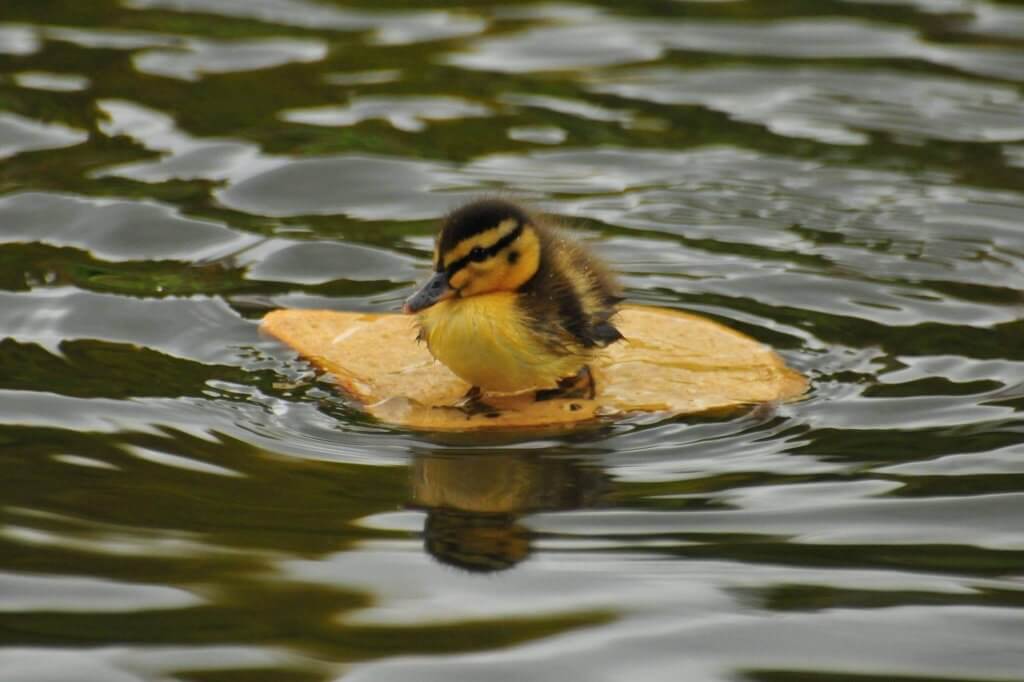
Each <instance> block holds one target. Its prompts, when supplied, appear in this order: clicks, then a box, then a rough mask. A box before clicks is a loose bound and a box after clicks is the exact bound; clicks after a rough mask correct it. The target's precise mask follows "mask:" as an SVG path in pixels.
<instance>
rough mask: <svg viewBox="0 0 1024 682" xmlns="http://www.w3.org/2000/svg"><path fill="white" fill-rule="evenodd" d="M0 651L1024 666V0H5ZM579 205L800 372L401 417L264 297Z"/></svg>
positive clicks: (215, 680) (998, 669)
mask: <svg viewBox="0 0 1024 682" xmlns="http://www.w3.org/2000/svg"><path fill="white" fill-rule="evenodd" d="M0 66H2V71H0V73H2V76H0V159H2V166H0V679H2V680H4V682H6V680H11V681H12V682H29V681H37V680H38V681H42V680H46V681H47V682H53V681H56V682H65V681H66V682H71V681H75V682H79V681H81V680H103V681H104V682H138V681H140V680H190V681H191V680H195V681H199V680H201V681H204V682H228V681H231V682H236V681H240V680H275V681H282V682H288V681H293V680H294V681H301V682H306V681H309V682H313V681H326V680H336V679H345V680H353V681H358V682H362V681H373V682H384V681H392V680H403V681H404V680H416V681H417V682H420V681H425V682H430V681H433V680H437V681H439V682H440V681H442V680H443V681H445V682H450V681H452V680H466V681H470V680H472V681H474V682H478V681H485V680H486V681H496V682H497V681H502V680H522V679H531V680H532V679H537V680H540V679H559V680H560V679H585V680H594V681H602V680H608V681H609V682H610V681H612V680H624V679H630V680H633V679H635V680H645V681H655V680H665V681H669V680H673V681H674V680H679V679H687V680H701V681H704V680H708V681H718V680H721V681H735V680H745V681H749V682H783V681H785V682H790V681H792V682H824V681H826V680H828V681H830V682H831V681H842V682H847V681H856V682H868V681H873V680H877V681H878V682H882V681H885V682H890V681H893V680H914V681H918V680H956V681H959V682H966V681H970V682H993V681H997V680H998V681H1007V680H1020V679H1024V673H1022V671H1024V568H1022V567H1024V523H1022V519H1024V416H1022V412H1024V5H1021V4H1020V3H1014V2H995V1H988V2H982V1H975V0H941V1H938V0H937V1H935V2H931V1H928V2H925V1H922V0H905V1H901V0H875V1H870V0H869V1H865V0H849V1H842V0H829V1H825V2H822V1H821V0H815V1H814V2H810V1H796V2H786V3H771V2H754V1H753V0H748V1H743V0H735V1H732V2H730V1H722V2H696V1H693V2H687V1H685V0H684V1H677V2H669V1H667V0H665V1H652V2H642V3H613V2H600V1H598V0H593V1H592V2H589V3H587V4H584V3H573V4H569V3H527V2H523V3H507V4H501V3H494V2H488V1H480V2H463V3H458V2H445V3H441V2H434V3H430V2H426V1H424V2H397V1H394V2H373V3H371V2H351V3H341V2H330V1H327V0H320V1H314V0H120V1H118V0H92V1H91V2H88V3H81V2H66V1H62V0H7V1H6V2H4V3H3V7H2V8H0ZM486 193H501V194H504V195H508V196H513V197H518V198H521V199H523V200H525V201H529V202H531V203H532V204H533V205H535V206H537V207H539V208H540V209H543V210H546V211H549V212H552V213H556V214H559V215H561V216H564V217H565V219H566V220H567V221H569V222H571V223H572V224H573V225H574V226H575V228H576V229H577V230H578V232H579V233H580V235H581V236H582V237H583V238H584V239H585V240H586V241H587V242H588V243H590V244H591V245H592V246H593V247H594V248H595V249H596V250H598V251H599V252H601V253H602V254H604V255H605V256H606V257H607V259H608V260H609V261H610V262H611V263H612V264H613V266H614V267H615V268H616V269H617V270H618V271H620V272H621V273H622V276H623V281H624V284H625V285H626V288H627V291H628V295H629V297H630V299H631V300H633V301H635V302H640V303H646V304H655V305H661V306H666V307H669V308H677V309H684V310H689V311H695V312H698V313H701V314H705V315H708V316H710V317H713V318H715V319H717V320H720V321H722V322H725V323H726V324H729V325H731V326H733V327H735V328H738V329H740V330H742V331H744V332H746V333H748V334H750V335H751V336H753V337H755V338H757V339H759V340H761V341H763V342H765V343H769V344H771V345H773V346H774V347H775V348H777V349H778V350H779V351H780V352H781V353H782V354H783V355H784V356H785V358H786V359H787V361H788V362H789V363H790V364H792V365H793V366H795V367H797V368H798V369H800V370H801V371H803V372H805V373H806V374H808V375H809V377H810V378H811V381H812V389H811V391H810V393H809V395H808V396H807V398H806V399H805V400H803V401H800V402H797V403H793V404H787V405H780V406H775V407H774V408H772V409H760V410H750V411H744V412H741V413H738V414H734V415H727V416H718V417H714V418H712V417H703V418H701V417H693V418H684V419H669V418H664V417H659V416H654V417H651V416H647V417H642V418H641V417H638V418H633V419H628V420H624V421H619V422H609V423H603V424H598V425H594V426H592V427H589V428H581V429H579V430H577V431H574V432H572V433H568V434H560V435H559V434H550V433H522V432H521V433H516V434H491V435H481V434H474V435H452V434H448V435H440V434H429V433H411V432H407V431H403V430H401V429H396V428H392V427H389V426H386V425H382V424H379V423H375V422H374V421H372V420H370V419H368V418H366V417H365V416H363V415H361V414H360V413H359V411H358V410H357V409H356V408H355V406H353V405H352V404H350V403H349V402H348V401H347V400H346V399H345V398H344V397H343V396H341V395H339V394H338V393H337V392H336V391H335V390H334V388H333V386H332V384H331V383H330V380H329V377H324V376H320V375H319V374H318V373H317V372H315V371H314V370H313V369H312V368H311V367H310V366H309V365H308V364H307V363H305V362H304V361H302V360H301V359H299V358H297V357H296V356H295V354H294V353H292V352H290V351H289V350H287V349H285V348H282V347H281V346H279V345H278V344H276V343H275V342H273V341H272V340H270V339H267V338H264V337H262V336H261V335H260V334H259V331H258V322H259V319H260V317H261V316H262V315H263V314H265V313H266V312H267V311H269V310H272V309H274V308H279V307H307V308H331V309H339V310H341V309H344V310H369V311H393V310H396V309H397V308H398V307H399V306H400V304H401V301H402V300H403V299H404V298H405V297H406V296H408V294H409V293H410V292H411V291H412V287H413V286H414V283H415V282H416V281H417V280H418V279H421V278H422V277H423V276H424V275H425V273H426V272H427V270H428V268H429V259H430V252H431V238H432V235H433V231H434V229H435V224H436V220H437V218H438V217H439V216H441V215H443V214H444V212H445V211H446V210H448V209H450V208H451V207H453V206H456V205H458V204H459V203H460V202H462V201H465V200H466V199H467V198H470V197H474V196H479V195H480V194H486Z"/></svg>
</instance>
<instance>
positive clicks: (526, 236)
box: [403, 199, 541, 313]
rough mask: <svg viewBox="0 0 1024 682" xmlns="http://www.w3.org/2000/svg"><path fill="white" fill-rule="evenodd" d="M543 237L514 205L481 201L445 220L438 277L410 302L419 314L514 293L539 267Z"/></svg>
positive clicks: (437, 257) (436, 260)
mask: <svg viewBox="0 0 1024 682" xmlns="http://www.w3.org/2000/svg"><path fill="white" fill-rule="evenodd" d="M540 248H541V246H540V238H539V237H538V235H537V228H536V227H535V226H534V224H533V222H532V221H531V219H530V216H529V214H527V213H526V211H524V210H523V209H522V208H520V207H519V206H516V205H515V204H513V203H512V202H509V201H504V200H502V199H481V200H479V201H474V202H472V203H470V204H466V205H465V206H463V207H462V208H459V209H457V210H456V211H454V212H452V213H451V214H449V215H448V217H447V218H445V220H444V223H443V224H442V226H441V233H440V235H439V236H438V238H437V245H436V246H435V248H434V274H433V276H432V277H431V278H430V279H428V280H427V281H426V282H425V283H424V284H423V286H421V287H420V288H419V290H418V291H417V292H416V293H415V294H413V295H412V296H410V297H409V298H408V300H406V302H405V307H404V308H403V310H404V311H405V312H407V313H415V312H419V311H420V310H423V309H424V308H429V307H430V306H432V305H434V304H435V303H439V302H440V301H443V300H445V299H449V298H452V297H453V296H463V297H466V296H479V295H481V294H489V293H493V292H497V291H515V290H516V289H518V288H519V287H521V286H522V285H523V284H525V283H526V282H528V281H529V280H530V278H531V277H533V275H534V274H535V273H536V272H537V268H538V267H540Z"/></svg>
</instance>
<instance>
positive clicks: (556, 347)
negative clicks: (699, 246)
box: [403, 199, 623, 399]
mask: <svg viewBox="0 0 1024 682" xmlns="http://www.w3.org/2000/svg"><path fill="white" fill-rule="evenodd" d="M619 292H620V290H619V287H618V284H617V283H616V281H615V278H614V277H613V276H612V275H611V274H610V273H609V271H608V270H607V269H606V268H605V267H604V265H602V264H601V263H600V262H599V261H598V260H597V259H596V258H595V257H594V256H592V255H591V254H590V253H588V252H587V251H586V250H585V249H584V248H583V247H582V246H580V245H579V244H577V243H575V242H573V241H571V240H570V239H569V238H568V237H567V236H566V235H565V234H564V233H562V232H561V231H560V230H558V229H557V228H555V227H553V226H551V225H549V224H547V223H545V222H542V221H541V220H540V219H539V218H538V217H535V216H533V215H531V214H530V213H529V212H527V211H526V210H525V209H523V208H522V207H520V206H518V205H516V204H514V203H512V202H510V201H506V200H503V199H480V200H477V201H473V202H471V203H469V204H466V205H465V206H462V207H461V208H459V209H457V210H455V211H454V212H452V213H450V214H449V215H448V216H447V217H446V218H445V219H444V221H443V223H442V225H441V230H440V233H439V235H438V238H437V243H436V246H435V248H434V274H433V276H432V277H431V278H430V279H428V280H427V281H426V282H425V283H424V284H423V285H422V286H421V287H420V289H419V290H418V291H417V292H416V293H414V294H413V295H412V296H410V297H409V299H408V300H407V301H406V302H405V306H404V308H403V310H404V312H406V313H417V314H418V322H419V327H420V339H421V340H423V341H425V342H426V344H427V348H428V349H429V350H430V353H431V354H432V355H433V356H434V357H435V358H436V359H437V360H439V361H440V362H442V363H443V364H444V365H446V366H447V367H448V368H449V369H450V370H451V371H452V372H453V373H454V374H455V375H456V376H458V377H459V378H461V379H463V380H464V381H466V382H467V383H469V384H470V386H472V388H471V389H470V392H469V393H468V394H467V397H470V398H478V397H479V396H480V395H481V393H483V392H487V393H521V392H525V391H530V390H533V391H537V399H544V398H548V397H554V396H555V395H557V394H558V392H559V391H562V392H564V391H566V390H567V389H570V388H573V389H576V388H579V386H580V383H581V382H582V383H583V384H584V385H585V386H586V385H589V386H588V389H589V390H588V393H589V397H591V398H592V397H593V395H594V383H593V377H592V375H591V374H590V371H589V367H588V366H587V363H588V361H589V360H590V359H591V358H592V357H593V355H594V353H595V352H596V351H597V350H598V349H600V348H603V347H605V346H607V345H609V344H611V343H614V342H616V341H618V340H620V339H622V338H623V337H622V334H620V333H619V330H618V329H616V328H615V325H614V323H613V321H612V317H613V316H614V315H615V313H616V310H617V304H618V302H619V301H621V300H622V298H621V296H620V293H619Z"/></svg>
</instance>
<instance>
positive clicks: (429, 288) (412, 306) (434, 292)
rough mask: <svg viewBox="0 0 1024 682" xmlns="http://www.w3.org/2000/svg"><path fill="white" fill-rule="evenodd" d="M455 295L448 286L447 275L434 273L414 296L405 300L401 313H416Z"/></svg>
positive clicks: (453, 290)
mask: <svg viewBox="0 0 1024 682" xmlns="http://www.w3.org/2000/svg"><path fill="white" fill-rule="evenodd" d="M455 293H456V292H455V289H452V288H451V287H450V286H448V275H447V274H446V273H444V272H435V273H434V276H433V277H431V278H430V279H428V280H427V281H426V282H424V283H423V286H421V287H420V288H419V290H418V291H417V292H416V293H415V294H413V295H412V296H410V297H409V298H407V299H406V300H405V305H404V306H402V312H403V313H418V312H419V311H421V310H423V309H424V308H429V307H430V306H432V305H434V304H435V303H439V302H440V301H443V300H445V299H446V298H451V297H452V296H454V295H455Z"/></svg>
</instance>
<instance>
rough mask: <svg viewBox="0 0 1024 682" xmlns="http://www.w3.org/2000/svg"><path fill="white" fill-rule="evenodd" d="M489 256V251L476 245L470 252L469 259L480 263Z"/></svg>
mask: <svg viewBox="0 0 1024 682" xmlns="http://www.w3.org/2000/svg"><path fill="white" fill-rule="evenodd" d="M485 258H487V252H486V251H484V250H483V249H482V248H481V247H479V246H474V247H473V250H472V251H470V252H469V259H470V260H472V261H476V262H477V263H479V262H480V261H482V260H484V259H485Z"/></svg>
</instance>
